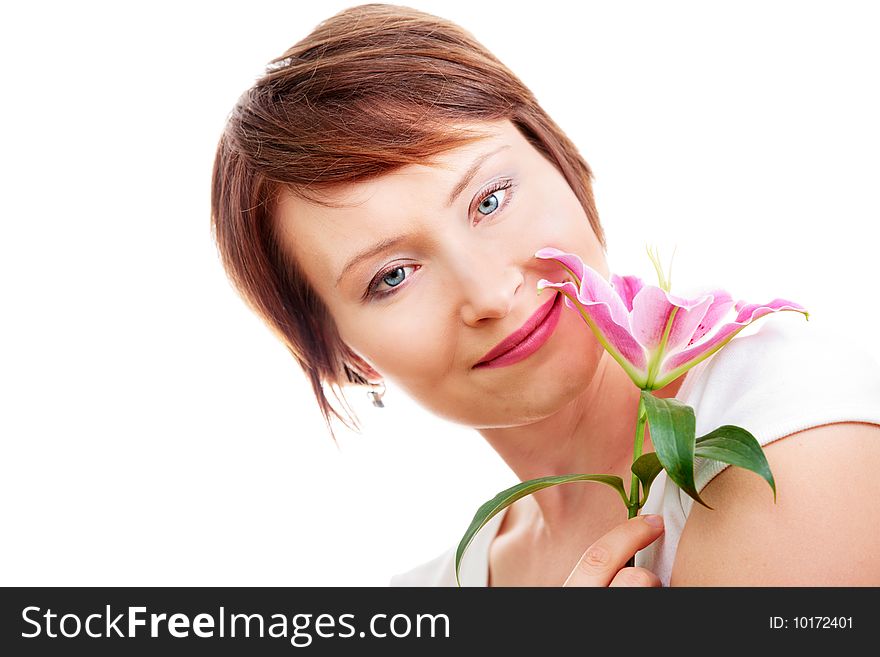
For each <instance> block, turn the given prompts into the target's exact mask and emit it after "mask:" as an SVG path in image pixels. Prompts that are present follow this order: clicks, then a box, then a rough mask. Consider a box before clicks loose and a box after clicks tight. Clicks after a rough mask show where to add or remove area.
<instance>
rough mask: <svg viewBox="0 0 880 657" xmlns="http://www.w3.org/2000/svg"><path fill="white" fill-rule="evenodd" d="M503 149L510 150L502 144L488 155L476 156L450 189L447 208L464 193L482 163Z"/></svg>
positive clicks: (508, 146) (506, 145)
mask: <svg viewBox="0 0 880 657" xmlns="http://www.w3.org/2000/svg"><path fill="white" fill-rule="evenodd" d="M505 148H510V144H504V146H501V147H499V148H496V149H495V150H494V151H489V152H488V153H483V154H482V155H478V156H477V158H476V159H475V160H474V161H473V163H472V164H471V166H470V168H468V170H467V171H465V173H464V175H463V176H462V178H461V180H459V181H458V184H457V185H456V186H455V187H453V188H452V192H451V193H450V194H449V200H448V201H446V207H447V208H449V207H452V204H453V203H455V199H457V198H458V196H459V194H461V193H462V192H463V191H464V189H465V187H467V186H468V185H469V184H470V182H471V179H473V177H474V176H475V175H477V171H479V170H480V167H481V166H482V165H483V162H485V161H486V160H487V159H489V158H490V157H492V156H493V155H495V153H498V152H500V151H503V150H504V149H505Z"/></svg>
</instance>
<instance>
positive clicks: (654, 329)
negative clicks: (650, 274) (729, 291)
mask: <svg viewBox="0 0 880 657" xmlns="http://www.w3.org/2000/svg"><path fill="white" fill-rule="evenodd" d="M711 304H712V295H705V296H703V297H700V298H699V299H693V300H691V299H685V298H684V297H679V296H676V295H674V294H670V293H669V292H667V291H666V290H663V289H661V288H659V287H657V286H656V285H647V286H645V287H643V288H642V290H641V292H639V293H638V294H637V295H636V298H635V299H633V312H632V315H630V323H631V325H632V334H633V337H635V339H636V340H638V341H639V344H641V345H642V346H643V347H644V348H645V349H647V350H648V352H653V351H655V350H656V349H658V348H659V347H660V342H661V341H662V340H663V333H664V332H665V331H666V327H667V325H668V324H669V316H670V315H671V313H672V311H673V309H674V308H678V310H677V311H676V313H675V317H674V318H673V319H672V327H671V328H670V330H669V337H668V338H667V340H666V346H665V348H664V352H665V353H671V352H675V351H678V349H679V348H680V347H682V346H683V345H685V344H687V342H688V340H690V339H691V336H693V334H694V331H696V329H697V327H698V326H699V325H700V323H701V322H702V321H703V318H704V317H705V315H706V311H707V310H708V309H709V307H710V306H711Z"/></svg>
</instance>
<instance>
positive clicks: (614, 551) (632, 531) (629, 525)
mask: <svg viewBox="0 0 880 657" xmlns="http://www.w3.org/2000/svg"><path fill="white" fill-rule="evenodd" d="M654 518H657V519H659V524H657V525H655V524H651V522H649V521H650V520H652V519H654ZM661 534H663V518H662V517H661V516H636V517H635V518H630V519H629V520H626V521H624V522H622V523H620V524H619V525H617V526H616V527H614V528H613V529H612V530H611V531H609V532H608V533H607V534H605V535H604V536H602V537H601V538H600V539H599V540H597V541H596V542H595V543H593V544H592V545H591V546H590V547H588V548H587V549H586V551H585V552H584V554H583V556H581V558H580V560H579V561H578V563H577V564H576V565H575V567H574V570H572V571H571V574H570V575H569V576H568V579H567V580H565V584H563V586H608V585H609V584H610V583H611V581H612V580H613V579H614V578H615V576H616V575H617V573H618V571H620V569H621V568H623V567H624V566H625V565H626V562H627V561H629V559H630V557H632V556H633V555H634V554H635V553H636V552H638V551H639V550H641V549H642V548H645V547H647V546H648V545H649V544H651V543H653V542H654V541H655V540H657V539H658V538H659V537H660V536H661ZM627 570H629V569H627ZM628 577H629V575H628Z"/></svg>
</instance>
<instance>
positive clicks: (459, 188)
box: [334, 144, 510, 287]
mask: <svg viewBox="0 0 880 657" xmlns="http://www.w3.org/2000/svg"><path fill="white" fill-rule="evenodd" d="M505 148H510V144H504V145H503V146H500V147H498V148H496V149H494V150H491V151H488V152H486V153H483V154H482V155H478V156H477V157H476V159H474V161H473V162H472V163H471V166H470V167H468V170H467V171H465V173H464V175H463V176H462V177H461V180H459V181H458V184H457V185H456V186H455V187H453V188H452V192H451V193H450V194H449V200H448V201H447V202H446V207H447V208H449V207H451V206H452V204H453V203H455V199H457V198H458V197H459V195H460V194H461V193H462V192H463V191H464V190H465V188H466V187H467V186H468V185H469V184H470V182H471V180H473V177H474V176H475V175H477V171H479V170H480V167H481V166H482V165H483V162H485V161H486V160H487V159H489V158H490V157H492V156H493V155H495V154H496V153H499V152H501V151H503V150H504V149H505ZM404 239H406V235H397V236H395V237H389V238H386V239H384V240H382V241H381V242H377V243H376V244H374V245H373V246H371V247H369V248H367V249H364V250H363V251H361V252H360V253H358V254H357V255H355V256H353V257H352V258H351V259H349V261H348V262H346V263H345V266H343V268H342V271H341V272H340V274H339V277H338V278H337V279H336V284H335V285H334V287H339V283H341V282H342V279H343V278H344V277H345V275H346V274H347V273H348V272H349V271H350V270H351V269H352V268H354V267H355V266H356V265H357V264H358V263H359V262H361V261H363V260H366V259H367V258H372V257H373V256H374V255H376V254H377V253H381V252H382V251H384V250H386V249H390V248H391V247H393V246H396V245H397V244H398V243H400V242H402V241H403V240H404Z"/></svg>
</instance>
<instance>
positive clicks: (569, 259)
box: [535, 246, 586, 285]
mask: <svg viewBox="0 0 880 657" xmlns="http://www.w3.org/2000/svg"><path fill="white" fill-rule="evenodd" d="M535 257H536V258H544V259H547V260H550V259H552V260H558V261H559V262H560V263H561V264H562V266H563V267H565V268H566V269H567V270H568V273H570V274H571V275H572V277H574V279H575V283H576V284H577V285H580V284H581V280H582V279H583V277H584V267H586V265H585V264H584V261H583V260H581V259H580V257H579V256H578V255H576V254H574V253H566V252H565V251H560V250H559V249H556V248H553V247H552V246H545V247H544V248H543V249H539V250H538V251H537V252H535Z"/></svg>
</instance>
